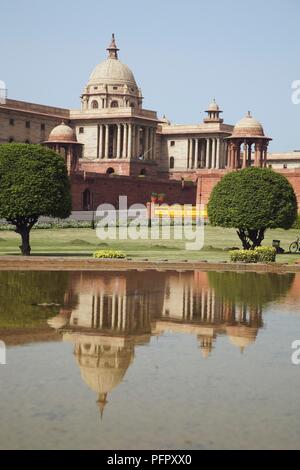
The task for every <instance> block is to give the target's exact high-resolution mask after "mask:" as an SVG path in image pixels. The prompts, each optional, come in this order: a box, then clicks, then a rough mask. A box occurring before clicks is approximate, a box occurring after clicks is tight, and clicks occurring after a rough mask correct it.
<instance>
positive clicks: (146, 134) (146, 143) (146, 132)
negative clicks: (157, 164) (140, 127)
mask: <svg viewBox="0 0 300 470" xmlns="http://www.w3.org/2000/svg"><path fill="white" fill-rule="evenodd" d="M148 151H149V128H148V127H144V156H145V157H144V158H148V157H149V155H148Z"/></svg>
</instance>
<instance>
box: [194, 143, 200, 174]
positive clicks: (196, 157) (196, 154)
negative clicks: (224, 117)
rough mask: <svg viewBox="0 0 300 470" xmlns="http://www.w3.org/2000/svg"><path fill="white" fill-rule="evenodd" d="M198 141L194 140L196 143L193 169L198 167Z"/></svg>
mask: <svg viewBox="0 0 300 470" xmlns="http://www.w3.org/2000/svg"><path fill="white" fill-rule="evenodd" d="M198 160H199V139H196V143H195V165H194V168H198V166H199V162H198Z"/></svg>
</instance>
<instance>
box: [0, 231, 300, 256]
mask: <svg viewBox="0 0 300 470" xmlns="http://www.w3.org/2000/svg"><path fill="white" fill-rule="evenodd" d="M298 234H299V230H288V231H285V230H272V231H271V230H268V231H267V235H266V239H265V241H264V243H263V244H264V245H271V244H272V240H274V239H277V240H281V246H282V247H283V248H284V249H285V250H288V248H289V245H290V243H291V242H292V241H294V240H295V239H296V238H297V235H298ZM204 236H205V244H204V248H203V249H202V250H201V251H189V250H186V249H185V243H186V242H185V241H183V240H174V239H171V240H162V239H161V238H160V239H159V240H104V241H101V240H99V239H98V238H97V236H96V231H95V230H92V229H52V230H33V231H32V232H31V248H32V255H61V256H62V255H65V256H68V255H69V256H74V255H75V256H91V254H92V253H93V252H94V251H95V250H97V249H101V248H103V249H105V248H109V249H119V250H122V251H124V252H125V253H126V254H127V256H128V257H129V258H132V259H149V260H178V261H180V260H207V261H228V260H229V254H228V251H226V250H228V248H232V247H240V246H241V244H240V241H239V239H238V237H237V235H236V232H235V230H232V229H223V228H219V227H210V226H207V227H205V232H204ZM19 245H20V237H19V236H18V235H17V234H15V233H14V232H7V231H1V232H0V255H19V254H20V250H19V248H18V247H19ZM299 259H300V253H299V254H298V255H297V254H296V255H292V254H289V253H287V254H283V255H280V256H278V257H277V261H279V262H284V263H286V262H294V261H296V260H299Z"/></svg>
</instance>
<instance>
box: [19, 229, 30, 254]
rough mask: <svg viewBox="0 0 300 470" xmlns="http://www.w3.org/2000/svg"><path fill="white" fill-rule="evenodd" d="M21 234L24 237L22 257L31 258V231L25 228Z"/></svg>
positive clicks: (21, 247) (21, 248)
mask: <svg viewBox="0 0 300 470" xmlns="http://www.w3.org/2000/svg"><path fill="white" fill-rule="evenodd" d="M19 233H20V235H21V237H22V245H21V246H20V250H21V253H22V256H30V252H31V248H30V243H29V239H30V229H29V228H28V227H23V228H22V229H20V232H19Z"/></svg>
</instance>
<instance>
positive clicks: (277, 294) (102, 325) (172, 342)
mask: <svg viewBox="0 0 300 470" xmlns="http://www.w3.org/2000/svg"><path fill="white" fill-rule="evenodd" d="M297 339H298V340H300V275H297V274H292V273H291V274H282V275H279V274H259V273H236V272H224V273H222V272H197V271H195V272H192V271H185V272H167V271H166V272H163V271H141V272H137V271H130V272H109V273H103V272H0V341H3V342H4V343H5V345H6V365H0V413H1V414H0V416H1V419H0V448H1V449H216V448H220V449H248V448H250V449H257V448H258V449H259V448H264V449H272V448H273V449H274V448H277V449H278V448H280V449H290V448H296V449H297V448H300V394H299V390H300V365H298V366H297V365H294V364H293V362H292V354H293V350H292V343H293V342H294V341H295V340H297ZM299 358H300V354H299Z"/></svg>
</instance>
